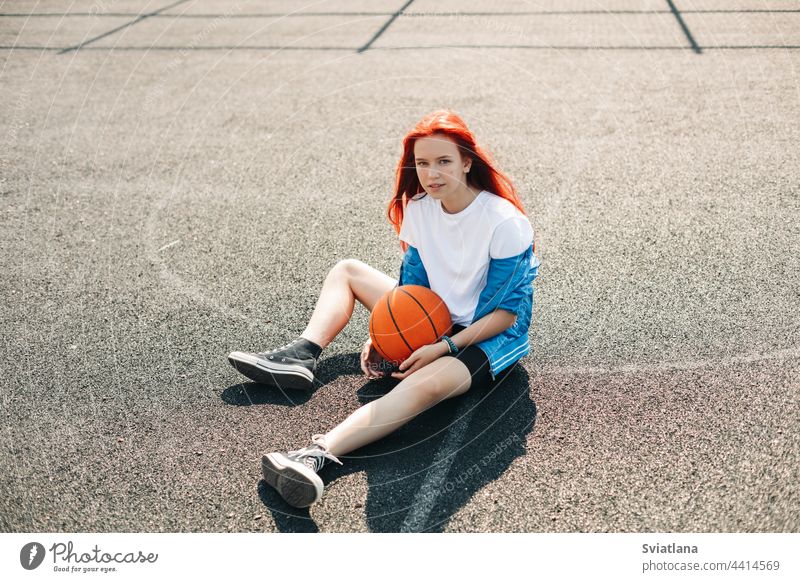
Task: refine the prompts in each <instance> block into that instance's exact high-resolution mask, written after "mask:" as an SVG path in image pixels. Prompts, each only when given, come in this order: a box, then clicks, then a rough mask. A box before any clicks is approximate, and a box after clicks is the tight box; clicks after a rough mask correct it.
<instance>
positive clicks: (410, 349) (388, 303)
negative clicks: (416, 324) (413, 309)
mask: <svg viewBox="0 0 800 582" xmlns="http://www.w3.org/2000/svg"><path fill="white" fill-rule="evenodd" d="M395 291H397V288H395V289H392V292H391V293H389V295H387V296H386V308H387V309H388V310H389V317H391V318H392V323H394V328H395V329H396V330H397V333H399V334H400V339H401V340H403V343H404V344H406V347H407V348H408V349H409V351H411V352H412V353H413V352H414V349H413V348H412V347H411V346H410V345H409V344H408V342H407V341H406V338H405V337H404V336H403V332H402V331H400V326H399V325H397V320H396V319H395V318H394V313H392V304H391V301H390V300H391V298H392V296H393V295H394V293H395ZM423 311H424V310H423Z"/></svg>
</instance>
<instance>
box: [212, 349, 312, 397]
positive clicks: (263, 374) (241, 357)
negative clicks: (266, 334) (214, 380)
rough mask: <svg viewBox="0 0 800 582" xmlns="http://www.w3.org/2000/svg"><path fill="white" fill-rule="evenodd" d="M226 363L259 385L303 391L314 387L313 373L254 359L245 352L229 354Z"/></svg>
mask: <svg viewBox="0 0 800 582" xmlns="http://www.w3.org/2000/svg"><path fill="white" fill-rule="evenodd" d="M228 361H229V362H230V364H231V366H233V367H234V368H236V370H238V371H239V372H241V373H242V374H244V375H245V376H247V377H248V378H250V379H251V380H252V381H253V382H257V383H259V384H268V385H270V386H277V387H278V388H286V389H289V390H305V391H309V390H311V388H313V387H314V373H313V372H311V371H309V370H308V369H306V368H304V367H303V366H298V365H296V364H278V363H275V362H272V361H270V360H262V359H260V358H256V357H255V356H253V355H252V354H248V353H247V352H231V353H230V354H229V355H228Z"/></svg>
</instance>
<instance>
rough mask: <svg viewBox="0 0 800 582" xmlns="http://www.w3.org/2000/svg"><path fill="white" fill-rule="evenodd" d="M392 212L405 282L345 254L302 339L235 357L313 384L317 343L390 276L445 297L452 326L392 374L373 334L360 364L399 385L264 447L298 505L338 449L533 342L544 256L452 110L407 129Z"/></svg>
mask: <svg viewBox="0 0 800 582" xmlns="http://www.w3.org/2000/svg"><path fill="white" fill-rule="evenodd" d="M388 218H389V221H390V222H391V223H392V224H393V226H394V228H395V231H397V233H398V236H399V239H400V245H401V248H402V249H403V252H404V253H405V256H404V258H403V262H402V265H401V267H400V279H399V281H397V280H395V279H393V278H392V277H389V276H388V275H385V274H383V273H381V272H380V271H378V270H376V269H373V268H372V267H370V266H369V265H366V264H364V263H362V262H361V261H358V260H355V259H347V260H343V261H340V262H339V263H337V264H336V265H335V266H334V267H333V269H331V271H330V272H329V273H328V275H327V277H326V279H325V282H324V284H323V286H322V291H321V293H320V297H319V299H318V301H317V304H316V307H315V308H314V312H313V314H312V316H311V321H310V322H309V323H308V326H307V327H306V329H305V331H303V333H302V334H301V335H300V337H299V338H297V339H296V340H294V341H293V342H291V343H290V344H287V345H285V346H283V347H280V348H278V349H275V350H272V351H269V352H264V353H247V352H233V353H231V354H230V355H229V356H228V359H229V361H230V363H231V364H232V365H233V366H234V367H235V368H236V369H237V370H239V371H240V372H242V373H243V374H244V375H245V376H247V377H248V378H250V379H251V380H254V381H255V382H260V383H264V384H271V385H275V386H278V387H280V388H304V389H309V388H311V387H312V386H313V383H314V370H315V369H316V364H317V360H318V358H319V357H320V353H321V352H322V350H323V349H324V348H325V347H326V346H327V345H328V344H330V343H331V341H333V339H334V338H335V337H336V335H337V334H338V333H339V332H340V331H341V330H342V329H343V328H344V326H345V325H346V324H347V322H348V321H349V320H350V316H351V315H352V313H353V307H354V304H355V300H356V299H357V300H358V301H359V302H360V303H361V304H362V305H364V307H366V308H367V309H369V310H370V311H372V308H373V307H374V305H375V303H376V302H377V301H378V299H379V298H380V297H381V296H382V295H383V294H385V293H386V292H388V291H390V290H391V289H392V288H393V287H395V286H397V285H424V286H425V287H428V288H430V289H432V290H433V291H434V292H436V293H437V294H438V295H439V296H440V297H441V298H442V299H443V300H444V302H445V304H446V305H447V306H448V309H449V311H450V315H451V318H452V321H453V328H452V329H451V330H450V334H451V336H450V337H448V336H447V335H445V336H442V338H441V340H440V341H437V342H436V343H433V344H430V345H426V346H423V347H421V348H420V349H418V350H416V351H415V352H414V353H412V354H411V355H410V356H409V357H408V359H406V360H405V361H404V362H402V363H401V364H400V366H399V368H398V369H397V371H394V372H391V373H390V374H389V373H386V372H383V371H382V369H383V368H384V366H383V364H385V362H383V360H382V358H381V357H380V356H379V355H378V354H377V352H376V351H375V349H374V348H373V346H372V342H371V340H367V342H366V344H365V345H364V349H363V350H362V353H361V369H362V370H363V372H364V374H365V375H366V377H367V378H377V377H381V376H387V375H390V376H391V377H392V378H394V379H397V380H399V381H400V382H399V384H397V385H396V386H395V387H394V389H392V391H391V392H389V393H388V394H386V395H385V396H383V397H381V398H379V399H377V400H375V401H373V402H370V403H369V404H366V405H364V406H362V407H361V408H359V409H358V410H356V411H355V412H354V413H353V414H351V415H350V416H349V417H348V418H347V419H346V420H345V421H344V422H342V423H341V424H339V425H338V426H336V427H334V428H333V429H331V430H330V431H329V432H327V433H326V434H316V435H313V436H312V438H311V444H310V445H309V446H307V447H304V448H301V449H299V450H297V451H289V452H287V453H280V452H276V453H269V454H266V455H264V457H263V458H262V462H261V465H262V471H263V474H264V480H265V481H266V482H267V483H268V484H269V485H271V486H272V487H274V488H275V489H276V490H277V491H278V493H280V495H281V496H282V497H283V498H284V499H285V500H286V502H287V503H289V504H290V505H293V506H295V507H307V506H309V505H311V504H312V503H314V502H315V501H317V500H318V499H319V498H320V497H321V496H322V491H323V483H322V479H321V478H320V477H319V475H317V473H318V472H319V470H320V469H321V468H322V467H323V466H324V465H325V464H326V463H327V462H330V461H332V462H335V463H339V464H342V463H341V461H340V460H339V459H338V457H340V456H342V455H346V454H347V453H349V452H351V451H353V450H355V449H358V448H359V447H362V446H364V445H366V444H368V443H371V442H373V441H376V440H377V439H380V438H382V437H384V436H386V435H387V434H389V433H391V432H392V431H394V430H396V429H397V428H399V427H401V426H402V425H403V424H405V423H407V422H408V421H410V420H411V419H412V418H414V417H415V416H416V415H418V414H420V413H421V412H423V411H424V410H426V409H428V408H430V407H431V406H433V405H435V404H437V403H438V402H441V401H442V400H445V399H447V398H453V397H455V396H459V395H461V394H464V393H465V392H466V391H467V390H469V389H471V388H472V389H473V390H474V389H481V388H486V387H487V386H491V385H492V384H493V383H494V382H496V381H497V380H499V377H498V375H499V374H500V373H501V372H503V375H505V374H506V373H507V372H508V371H510V370H511V368H512V365H513V364H515V363H516V362H517V361H519V359H520V358H522V357H523V356H525V355H526V354H527V353H528V352H529V351H530V345H529V343H528V328H529V326H530V322H531V309H532V302H533V288H532V285H531V284H532V282H533V280H534V278H535V277H536V275H537V271H538V267H539V260H538V258H537V257H536V254H535V253H534V246H533V229H532V228H531V224H530V221H529V220H528V218H527V216H526V214H525V211H524V209H523V207H522V203H521V202H520V200H519V198H518V197H517V194H516V191H515V189H514V186H513V185H512V184H511V182H510V180H509V179H508V178H507V177H506V176H505V175H504V174H503V173H501V172H500V171H499V170H498V169H497V168H496V167H495V166H494V164H493V163H492V161H491V159H490V157H489V156H488V155H487V154H486V152H485V151H484V150H483V149H481V148H480V147H478V146H477V145H476V143H475V137H474V136H473V134H472V132H470V130H469V129H467V126H466V125H465V123H464V122H463V121H462V120H461V118H460V117H458V116H457V115H456V114H454V113H452V112H450V111H436V112H434V113H432V114H430V115H427V116H426V117H424V118H423V119H422V120H421V121H420V122H419V123H418V124H417V125H416V127H415V128H414V129H413V130H412V131H411V132H410V133H409V134H408V135H406V137H405V139H404V140H403V157H402V159H401V160H400V163H399V164H398V167H397V180H396V186H395V192H394V196H393V198H392V200H391V202H390V203H389V208H388Z"/></svg>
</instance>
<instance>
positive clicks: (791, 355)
mask: <svg viewBox="0 0 800 582" xmlns="http://www.w3.org/2000/svg"><path fill="white" fill-rule="evenodd" d="M796 358H800V347H793V348H785V349H782V350H774V351H771V352H767V353H765V354H762V353H755V354H745V355H741V356H729V357H726V358H720V359H714V358H705V359H702V360H683V361H680V360H678V361H674V362H659V363H653V364H647V363H638V364H622V365H619V366H559V365H553V366H550V365H548V364H544V365H542V366H541V367H540V368H539V369H540V370H541V372H542V373H544V374H559V373H561V374H576V375H583V374H586V375H589V374H619V373H623V374H641V373H642V372H644V373H652V372H670V371H673V370H697V369H699V368H713V367H715V366H730V365H732V364H754V363H756V362H762V361H765V360H791V359H796Z"/></svg>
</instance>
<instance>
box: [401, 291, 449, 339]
mask: <svg viewBox="0 0 800 582" xmlns="http://www.w3.org/2000/svg"><path fill="white" fill-rule="evenodd" d="M397 290H398V291H402V292H403V293H405V294H406V295H408V296H409V297H411V299H413V300H414V303H416V304H417V305H419V308H420V309H421V310H422V313H424V314H425V318H426V319H427V320H428V323H430V324H431V328H432V329H433V339H434V341H435V340H437V339H439V334H438V333H436V324H434V323H433V320H432V319H431V316H430V315H429V314H428V310H427V309H425V307H424V306H423V305H422V303H420V302H419V301H418V300H417V298H416V297H414V296H413V295H412V294H411V293H409V292H408V291H406V290H405V289H401V288H400V287H398V288H397Z"/></svg>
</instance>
